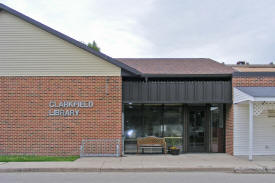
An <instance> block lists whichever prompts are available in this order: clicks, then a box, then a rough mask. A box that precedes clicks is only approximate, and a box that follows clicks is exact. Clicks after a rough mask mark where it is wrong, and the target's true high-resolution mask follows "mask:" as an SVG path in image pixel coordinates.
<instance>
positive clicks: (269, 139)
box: [234, 104, 275, 155]
mask: <svg viewBox="0 0 275 183" xmlns="http://www.w3.org/2000/svg"><path fill="white" fill-rule="evenodd" d="M248 129H249V106H248V105H247V104H237V105H234V155H248V143H249V141H248V136H249V134H248ZM253 151H254V152H253V153H254V155H275V118H269V117H268V115H267V110H264V111H263V113H262V114H261V115H259V116H254V148H253Z"/></svg>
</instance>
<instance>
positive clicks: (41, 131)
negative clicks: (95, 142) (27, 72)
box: [0, 76, 122, 156]
mask: <svg viewBox="0 0 275 183" xmlns="http://www.w3.org/2000/svg"><path fill="white" fill-rule="evenodd" d="M121 87H122V79H121V77H115V76H114V77H113V76H112V77H0V101H1V103H0V108H1V111H0V154H35V155H54V156H56V155H60V156H63V155H64V156H67V155H79V153H80V146H81V141H82V140H83V139H103V138H106V139H121V135H122V133H121V130H122V119H121V116H122V115H121V112H122V106H121V105H122V88H121ZM50 101H56V102H60V101H93V103H94V106H93V107H92V108H79V115H78V116H49V114H48V111H49V110H50V109H51V108H50V106H49V102H50ZM61 139H62V140H61Z"/></svg>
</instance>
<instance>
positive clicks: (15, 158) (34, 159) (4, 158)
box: [0, 155, 79, 162]
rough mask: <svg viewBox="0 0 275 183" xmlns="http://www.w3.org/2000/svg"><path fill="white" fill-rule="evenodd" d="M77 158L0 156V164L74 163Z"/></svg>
mask: <svg viewBox="0 0 275 183" xmlns="http://www.w3.org/2000/svg"><path fill="white" fill-rule="evenodd" d="M78 158H79V156H23V155H22V156H15V155H11V156H0V162H42V161H74V160H76V159H78Z"/></svg>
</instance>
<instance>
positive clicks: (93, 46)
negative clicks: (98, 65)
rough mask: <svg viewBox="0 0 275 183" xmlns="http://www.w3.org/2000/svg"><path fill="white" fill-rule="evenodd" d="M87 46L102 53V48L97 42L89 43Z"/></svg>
mask: <svg viewBox="0 0 275 183" xmlns="http://www.w3.org/2000/svg"><path fill="white" fill-rule="evenodd" d="M87 46H88V47H90V48H92V49H94V50H95V51H98V52H100V48H99V47H98V46H97V44H96V42H95V41H93V43H90V42H89V43H88V45H87Z"/></svg>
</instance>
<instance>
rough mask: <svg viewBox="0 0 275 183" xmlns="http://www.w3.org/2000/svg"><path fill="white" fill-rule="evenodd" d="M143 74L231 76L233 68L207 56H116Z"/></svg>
mask: <svg viewBox="0 0 275 183" xmlns="http://www.w3.org/2000/svg"><path fill="white" fill-rule="evenodd" d="M116 59H117V60H119V61H121V62H123V63H124V64H127V65H128V66H130V67H132V68H135V69H136V70H138V71H139V72H141V73H142V75H144V76H153V75H154V76H168V75H169V76H174V77H177V76H192V77H193V76H210V77H211V76H231V75H232V73H233V71H234V70H233V69H232V68H231V67H230V66H227V65H224V64H221V63H219V62H216V61H214V60H212V59H209V58H116Z"/></svg>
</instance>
